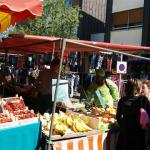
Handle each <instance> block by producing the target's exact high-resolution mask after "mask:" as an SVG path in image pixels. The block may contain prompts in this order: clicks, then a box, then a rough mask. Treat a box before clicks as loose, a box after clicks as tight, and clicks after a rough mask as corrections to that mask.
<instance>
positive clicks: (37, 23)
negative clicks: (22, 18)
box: [15, 0, 80, 38]
mask: <svg viewBox="0 0 150 150" xmlns="http://www.w3.org/2000/svg"><path fill="white" fill-rule="evenodd" d="M43 5H44V9H43V15H42V16H41V17H36V18H35V20H31V21H30V20H28V21H27V22H26V23H25V24H20V25H18V26H17V27H16V30H15V32H17V33H26V34H32V35H45V36H56V37H61V38H77V27H78V25H79V18H80V15H79V11H80V8H79V7H75V8H74V7H72V6H66V3H65V0H43Z"/></svg>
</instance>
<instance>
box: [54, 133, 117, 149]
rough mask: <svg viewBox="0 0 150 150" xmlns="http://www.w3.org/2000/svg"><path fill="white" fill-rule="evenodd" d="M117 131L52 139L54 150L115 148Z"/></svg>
mask: <svg viewBox="0 0 150 150" xmlns="http://www.w3.org/2000/svg"><path fill="white" fill-rule="evenodd" d="M117 137H118V132H114V133H110V132H102V133H99V134H95V135H90V136H87V137H82V138H74V139H69V140H62V141H53V149H54V150H115V147H116V143H117Z"/></svg>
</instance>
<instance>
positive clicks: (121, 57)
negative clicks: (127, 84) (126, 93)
mask: <svg viewBox="0 0 150 150" xmlns="http://www.w3.org/2000/svg"><path fill="white" fill-rule="evenodd" d="M122 60H123V55H122V54H121V55H120V61H121V62H122ZM121 78H122V74H121V73H120V74H119V95H120V97H121Z"/></svg>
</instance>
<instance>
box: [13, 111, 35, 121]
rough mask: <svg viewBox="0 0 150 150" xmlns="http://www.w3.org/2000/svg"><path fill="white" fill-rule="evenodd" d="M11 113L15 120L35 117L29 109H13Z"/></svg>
mask: <svg viewBox="0 0 150 150" xmlns="http://www.w3.org/2000/svg"><path fill="white" fill-rule="evenodd" d="M12 115H13V117H15V120H23V119H28V118H34V117H37V115H36V114H34V112H33V111H31V110H22V111H14V112H12Z"/></svg>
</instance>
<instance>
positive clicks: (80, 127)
mask: <svg viewBox="0 0 150 150" xmlns="http://www.w3.org/2000/svg"><path fill="white" fill-rule="evenodd" d="M75 127H76V129H77V131H78V132H84V131H85V129H84V128H83V127H82V126H81V124H80V122H79V121H76V122H75Z"/></svg>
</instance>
